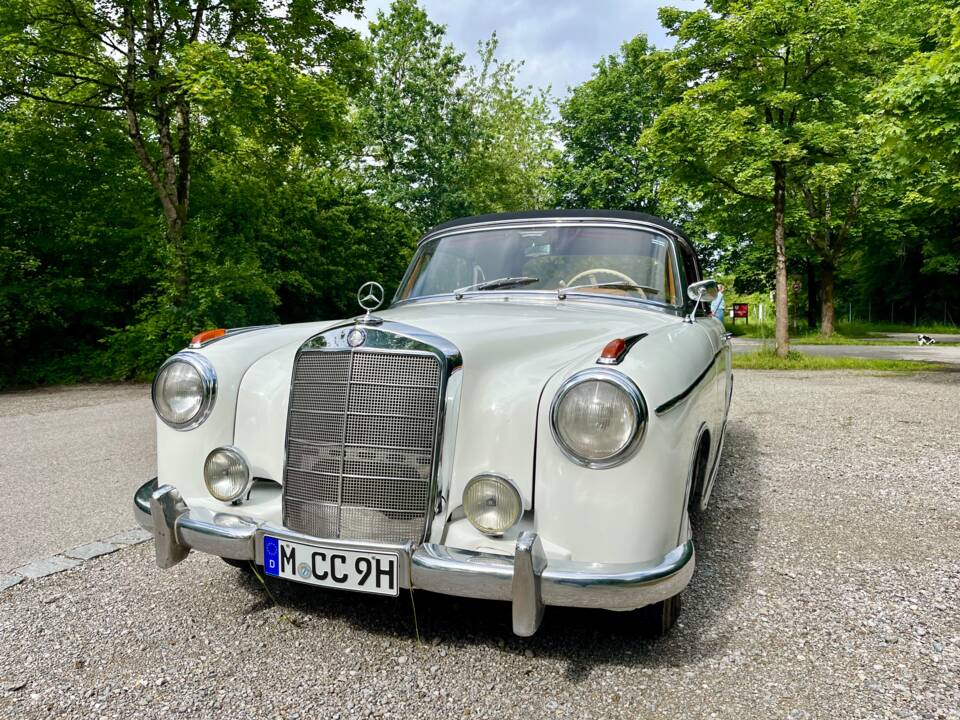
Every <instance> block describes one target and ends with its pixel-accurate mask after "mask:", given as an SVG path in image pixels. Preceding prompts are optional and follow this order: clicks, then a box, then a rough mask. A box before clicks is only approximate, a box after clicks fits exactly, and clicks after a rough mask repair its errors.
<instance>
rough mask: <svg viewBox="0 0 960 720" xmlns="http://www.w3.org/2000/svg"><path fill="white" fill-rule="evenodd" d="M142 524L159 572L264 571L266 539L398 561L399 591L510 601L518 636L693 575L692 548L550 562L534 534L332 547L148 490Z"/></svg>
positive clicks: (667, 593) (172, 491)
mask: <svg viewBox="0 0 960 720" xmlns="http://www.w3.org/2000/svg"><path fill="white" fill-rule="evenodd" d="M133 511H134V516H135V517H136V519H137V522H138V523H139V524H140V525H141V526H143V527H144V528H146V529H147V530H150V531H151V532H152V533H153V536H154V547H155V549H156V554H157V565H159V566H160V567H161V568H168V567H172V566H173V565H176V564H177V563H178V562H180V561H181V560H183V559H184V558H185V557H186V556H187V553H189V552H190V550H191V549H193V550H199V551H200V552H205V553H210V554H212V555H219V556H220V557H225V558H231V559H234V560H249V561H252V562H255V563H257V564H259V565H262V564H263V543H262V542H261V540H260V539H261V538H262V537H263V536H264V535H266V534H269V535H273V536H276V537H281V538H285V539H288V540H293V541H298V542H305V543H317V542H321V543H323V544H324V545H327V546H333V547H343V548H344V549H350V550H361V551H362V550H370V551H378V550H379V551H384V550H387V551H390V552H397V553H399V554H400V557H401V562H400V577H399V582H400V587H404V588H416V589H421V590H429V591H431V592H437V593H443V594H446V595H457V596H460V597H471V598H480V599H487V600H507V601H510V602H511V603H512V606H513V631H514V633H516V634H517V635H521V636H528V635H533V634H534V633H535V632H536V631H537V628H538V627H539V626H540V621H541V620H542V618H543V610H544V606H545V605H566V606H569V607H586V608H605V609H608V610H632V609H634V608H639V607H643V606H644V605H649V604H651V603H655V602H659V601H660V600H666V599H667V598H669V597H672V596H673V595H676V594H677V593H679V592H680V591H681V590H683V588H684V587H686V585H687V583H689V582H690V577H691V575H693V567H694V550H693V541H692V540H687V541H686V542H685V543H683V544H682V545H678V546H677V547H675V548H674V549H673V550H671V551H670V552H669V553H667V554H666V555H665V556H664V557H663V558H661V559H660V560H656V561H652V562H644V563H618V564H602V563H584V562H573V561H569V560H551V561H549V562H548V561H547V558H546V555H544V552H543V546H542V544H541V542H540V538H539V536H538V535H537V534H536V533H533V532H524V533H523V534H522V535H521V536H520V538H519V539H518V540H517V545H516V550H515V554H514V555H513V556H512V557H511V556H508V555H496V554H493V553H482V552H474V551H471V550H461V549H458V548H451V547H447V546H445V545H438V544H435V543H424V544H422V545H414V544H413V543H408V544H406V545H384V544H381V543H368V542H361V541H352V540H351V541H345V540H328V539H325V538H315V537H311V536H309V535H303V534H301V533H297V532H294V531H291V530H289V529H287V528H283V527H274V526H272V525H270V524H267V523H258V522H256V521H254V520H251V519H245V518H243V517H241V516H237V515H232V514H229V513H213V512H211V511H209V510H207V509H205V508H194V509H191V508H189V507H187V504H186V503H185V502H184V501H183V499H182V498H181V496H180V492H179V491H178V490H177V489H176V488H174V487H172V486H170V485H161V486H159V487H158V485H157V480H156V479H153V480H151V481H149V482H147V483H145V484H144V485H143V486H142V487H141V488H140V489H139V490H137V492H136V494H135V495H134V499H133Z"/></svg>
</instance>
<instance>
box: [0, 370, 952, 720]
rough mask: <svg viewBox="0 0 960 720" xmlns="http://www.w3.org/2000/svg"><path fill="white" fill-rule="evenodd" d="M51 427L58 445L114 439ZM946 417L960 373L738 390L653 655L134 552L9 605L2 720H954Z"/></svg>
mask: <svg viewBox="0 0 960 720" xmlns="http://www.w3.org/2000/svg"><path fill="white" fill-rule="evenodd" d="M115 392H117V391H114V390H110V391H108V392H107V395H111V394H112V393H115ZM123 392H125V393H128V398H127V400H125V401H118V404H119V405H120V406H121V407H122V406H124V405H126V404H133V405H136V403H138V402H139V399H138V398H140V397H141V396H142V395H144V393H143V391H142V390H136V389H129V390H125V391H123ZM70 397H71V396H69V395H67V396H65V398H62V399H70ZM905 397H906V398H909V400H908V401H904V398H905ZM57 404H58V403H53V404H50V405H48V410H47V412H49V413H53V414H54V416H55V417H56V418H58V420H57V421H56V422H54V421H51V424H56V425H58V427H60V429H61V432H66V433H68V434H69V432H70V430H72V431H73V432H74V433H76V434H77V435H83V436H86V437H88V439H89V436H90V435H96V434H98V433H96V432H95V431H93V430H92V429H91V428H88V426H89V425H96V424H98V423H99V424H100V432H99V435H100V436H101V437H102V438H108V437H114V436H115V434H116V432H117V430H114V429H111V430H108V429H106V428H107V427H112V426H108V425H103V424H102V421H103V417H102V416H100V415H98V414H97V413H91V412H90V411H89V410H83V408H74V409H73V410H70V409H57ZM958 405H960V382H958V376H957V375H956V374H955V373H919V374H908V375H893V374H877V373H850V372H843V373H831V372H794V373H782V372H738V374H737V391H736V396H735V401H734V406H733V411H732V414H731V419H730V424H729V428H728V431H729V435H728V441H727V452H726V454H725V456H724V460H723V462H722V465H721V469H720V476H719V480H718V483H717V487H716V490H715V492H714V498H713V501H712V504H711V507H710V509H709V510H708V512H707V513H706V515H705V516H704V517H703V518H702V519H701V521H700V522H699V523H698V524H697V527H696V534H695V539H696V542H697V570H696V573H695V575H694V578H693V581H692V583H691V585H690V587H689V588H688V589H687V591H686V592H685V594H684V611H683V615H682V617H681V624H680V625H679V626H678V627H677V628H676V629H675V631H674V632H673V633H671V634H670V635H669V636H668V637H667V638H664V639H663V640H660V641H658V642H652V643H651V642H643V641H640V640H639V639H638V638H637V637H636V634H635V627H634V626H633V624H632V623H633V618H632V616H631V615H629V614H625V613H605V612H601V611H593V612H590V611H575V610H562V609H557V608H549V609H548V610H547V614H546V618H545V621H544V625H543V627H542V628H541V631H540V632H539V633H538V634H537V635H536V636H535V637H533V638H530V639H526V640H524V639H519V638H515V637H513V636H512V635H511V633H510V612H509V606H507V605H506V604H505V603H494V602H479V601H468V600H456V599H452V598H447V597H443V596H438V595H427V594H423V593H417V594H416V609H415V611H414V609H413V607H412V603H411V598H410V597H409V596H408V595H406V594H404V595H403V596H401V597H400V598H398V599H392V598H379V597H373V596H366V595H355V594H350V593H337V592H335V591H329V592H321V591H316V590H314V589H311V588H308V587H306V586H301V585H297V584H295V583H279V582H273V581H268V586H269V588H270V594H267V593H266V592H265V590H264V588H263V587H262V586H261V585H260V584H259V583H257V582H256V581H255V580H253V579H251V578H250V577H249V576H248V575H247V574H245V573H243V572H242V571H238V570H235V569H233V568H230V567H228V566H226V565H225V564H223V563H221V562H220V561H219V560H217V559H216V558H212V557H208V556H202V555H197V554H192V555H191V556H190V557H188V558H187V560H186V561H185V562H183V563H182V564H180V565H178V566H177V567H175V568H173V569H172V570H169V571H165V572H161V571H159V570H157V569H156V567H155V566H154V564H153V557H152V550H151V548H150V546H149V544H144V545H140V546H135V547H128V548H124V549H121V550H119V551H118V552H115V553H113V554H111V555H108V556H106V557H102V558H98V559H95V560H91V561H89V562H86V563H84V564H83V565H81V566H79V567H77V568H75V569H72V570H68V571H66V572H63V573H60V574H56V575H51V576H48V577H45V578H41V579H39V580H27V581H24V582H22V583H20V584H19V585H17V586H16V587H13V588H10V589H8V590H5V591H2V592H0V718H11V719H13V718H16V719H17V720H32V719H34V718H36V719H38V720H39V719H40V718H50V717H57V718H58V719H60V718H84V719H86V718H89V717H99V718H132V717H138V718H158V719H159V718H164V719H165V718H169V717H184V718H200V717H230V718H261V717H269V718H275V717H283V718H293V717H301V718H313V717H324V718H327V717H329V718H342V719H344V720H345V719H346V718H367V717H394V718H415V717H428V718H431V720H440V719H444V718H464V717H472V718H481V717H484V718H491V719H493V718H496V719H498V720H499V719H500V718H546V717H550V718H578V719H579V718H599V717H604V718H608V717H609V718H620V717H622V718H640V717H642V718H657V719H663V720H666V719H668V718H671V719H672V718H680V717H683V718H731V719H733V718H735V719H736V720H742V719H745V718H780V719H783V718H789V719H791V720H801V719H806V720H814V719H815V718H857V719H861V720H866V719H868V718H877V719H879V718H891V719H895V718H908V719H912V720H921V719H924V720H925V719H927V718H930V719H936V720H960V685H958V683H957V677H960V558H958V556H957V553H956V552H953V551H951V549H955V548H957V547H958V546H960V477H958V475H957V472H956V471H957V465H956V463H957V457H958V452H960V446H958V441H957V439H956V437H955V436H954V435H953V434H951V433H949V432H947V433H944V431H943V428H944V427H951V426H952V425H953V424H955V422H956V407H957V406H958ZM85 407H87V408H89V405H87V406H85ZM138 407H139V406H138ZM71 413H73V415H72V417H73V418H75V419H76V421H77V424H76V425H73V424H71V423H70V422H69V421H68V420H69V417H71ZM146 414H149V413H146ZM33 422H34V423H36V422H37V421H36V420H34V421H33ZM114 424H116V421H115V420H114ZM5 432H6V431H5ZM4 437H7V435H5V436H4ZM126 437H127V441H126V442H127V443H129V442H130V441H132V440H133V438H132V437H130V436H126ZM24 442H27V440H24ZM117 444H124V446H125V447H127V445H126V444H125V443H120V442H119V441H118V442H110V443H109V445H108V446H107V447H105V448H103V449H102V450H101V454H102V455H103V457H104V458H105V459H104V460H103V462H104V464H106V465H111V464H113V461H112V460H109V459H107V458H113V456H114V454H115V453H114V449H113V448H114V445H117ZM145 444H146V443H145ZM55 449H59V450H60V456H59V461H60V463H61V464H70V465H73V464H77V463H80V462H81V461H82V459H83V458H85V457H86V458H89V457H90V456H91V451H90V450H89V448H87V447H86V446H85V445H83V444H82V443H81V444H78V445H70V446H69V447H65V446H63V445H61V446H60V447H59V448H54V447H53V446H51V447H48V448H47V449H46V452H47V453H48V456H47V460H48V461H50V460H51V459H52V458H51V457H50V455H49V453H51V452H54V451H55ZM5 467H8V466H5ZM143 470H144V468H139V469H138V470H137V472H136V473H131V476H134V477H136V478H137V479H139V478H140V477H142V474H143ZM6 472H9V467H8V470H7V471H6ZM72 477H76V476H72ZM114 482H115V484H116V486H117V487H118V489H122V491H123V492H122V493H121V497H120V499H119V500H120V504H121V505H125V504H126V502H127V494H128V491H129V490H130V488H131V487H132V485H133V484H134V482H135V481H134V480H133V477H131V478H130V479H129V480H124V479H123V478H122V477H119V476H118V477H116V478H115V480H114ZM78 484H79V483H78ZM121 486H122V487H121ZM73 494H74V495H75V496H76V497H82V495H83V493H82V492H74V493H73ZM7 497H8V498H9V494H7ZM7 504H9V503H7ZM118 518H119V519H121V521H122V524H123V526H124V527H126V526H127V525H128V524H129V520H126V518H125V516H122V515H118ZM414 613H416V617H417V619H418V621H419V632H420V635H421V637H422V642H418V640H417V636H416V631H415V625H414Z"/></svg>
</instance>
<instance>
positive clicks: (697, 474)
mask: <svg viewBox="0 0 960 720" xmlns="http://www.w3.org/2000/svg"><path fill="white" fill-rule="evenodd" d="M709 462H710V436H709V435H707V434H706V433H704V435H703V438H702V439H701V440H700V447H698V448H697V456H696V457H695V458H694V460H693V482H692V483H691V487H690V499H689V500H688V501H687V509H688V510H689V511H690V514H691V515H696V514H698V513H699V512H700V506H701V505H702V503H703V491H704V489H705V485H706V484H707V473H708V472H709V467H708V466H707V465H708V463H709Z"/></svg>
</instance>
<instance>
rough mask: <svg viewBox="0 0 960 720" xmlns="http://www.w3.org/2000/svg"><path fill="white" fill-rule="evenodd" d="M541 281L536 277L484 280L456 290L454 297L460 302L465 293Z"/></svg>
mask: <svg viewBox="0 0 960 720" xmlns="http://www.w3.org/2000/svg"><path fill="white" fill-rule="evenodd" d="M539 281H540V278H535V277H502V278H497V279H496V280H484V281H483V282H478V283H474V284H473V285H467V286H466V287H462V288H460V289H459V290H454V291H453V296H454V297H455V298H456V299H457V300H460V299H461V298H463V294H464V293H466V292H470V291H471V290H495V289H497V288H505V287H512V286H514V285H529V284H530V283H535V282H539Z"/></svg>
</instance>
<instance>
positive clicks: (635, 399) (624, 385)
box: [550, 368, 649, 470]
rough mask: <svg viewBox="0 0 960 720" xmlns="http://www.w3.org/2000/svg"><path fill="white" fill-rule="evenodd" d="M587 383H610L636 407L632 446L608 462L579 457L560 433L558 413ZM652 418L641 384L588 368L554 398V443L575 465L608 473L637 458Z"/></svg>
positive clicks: (617, 373) (566, 383)
mask: <svg viewBox="0 0 960 720" xmlns="http://www.w3.org/2000/svg"><path fill="white" fill-rule="evenodd" d="M584 382H606V383H610V384H612V385H614V386H616V387H617V388H619V389H620V390H622V391H623V392H625V393H626V395H627V397H628V398H629V399H630V402H631V404H632V405H633V410H634V413H635V414H636V418H637V425H636V428H635V429H634V433H633V437H632V438H631V439H630V441H629V442H627V444H626V445H624V446H623V447H622V448H620V450H618V451H617V452H615V453H614V454H613V455H610V456H609V457H606V458H602V459H595V458H585V457H582V456H581V455H578V454H577V453H576V451H575V450H573V449H572V448H571V447H569V446H568V445H567V444H566V442H565V441H564V439H563V435H561V433H560V431H559V429H558V428H557V422H558V413H559V410H560V405H561V403H562V402H563V399H564V398H565V397H566V396H567V394H568V393H569V392H570V391H571V390H572V389H573V388H575V387H577V386H578V385H581V384H583V383H584ZM648 417H649V416H648V414H647V401H646V400H645V399H644V397H643V393H641V392H640V388H638V387H637V384H636V383H635V382H634V381H633V380H631V379H630V378H629V377H627V376H626V375H624V374H623V373H621V372H619V371H617V370H612V369H608V368H588V369H586V370H581V371H580V372H577V373H574V374H573V375H571V376H570V377H568V378H567V379H566V380H564V382H563V384H562V385H561V386H560V389H559V390H557V393H556V395H554V396H553V402H552V403H551V405H550V434H551V435H553V441H554V442H555V443H556V445H557V447H558V448H560V451H561V452H562V453H563V454H564V455H565V456H566V457H567V459H569V460H570V461H571V462H574V463H576V464H577V465H580V466H581V467H586V468H590V469H592V470H604V469H607V468H612V467H616V466H617V465H622V464H623V463H625V462H626V461H627V460H629V459H630V458H631V457H633V455H634V453H636V451H637V449H638V448H639V447H640V441H641V440H643V436H644V435H645V434H646V429H647V419H648Z"/></svg>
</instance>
